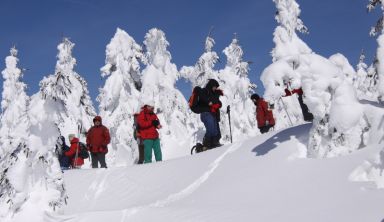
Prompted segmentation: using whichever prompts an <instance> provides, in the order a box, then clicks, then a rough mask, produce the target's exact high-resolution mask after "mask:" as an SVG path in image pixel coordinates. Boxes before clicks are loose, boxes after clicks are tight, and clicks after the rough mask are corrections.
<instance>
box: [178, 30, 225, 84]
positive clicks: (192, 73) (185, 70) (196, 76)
mask: <svg viewBox="0 0 384 222" xmlns="http://www.w3.org/2000/svg"><path fill="white" fill-rule="evenodd" d="M214 45H215V40H214V39H213V38H212V37H211V31H210V33H209V35H208V36H207V38H206V39H205V52H204V53H203V55H201V56H200V58H199V60H198V61H197V63H196V64H195V65H194V66H183V67H182V68H181V70H180V73H181V75H182V77H184V78H185V79H187V80H189V81H190V82H191V83H192V88H193V87H195V86H200V87H204V86H205V84H207V82H208V79H216V80H217V78H218V71H217V70H214V67H215V65H216V63H217V62H218V61H219V56H218V55H217V53H216V52H215V51H212V49H213V46H214Z"/></svg>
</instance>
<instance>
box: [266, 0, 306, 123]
mask: <svg viewBox="0 0 384 222" xmlns="http://www.w3.org/2000/svg"><path fill="white" fill-rule="evenodd" d="M273 2H274V3H275V5H276V8H277V12H276V16H275V19H276V21H277V23H278V26H277V27H276V29H275V32H274V33H273V42H274V43H275V48H274V49H273V50H272V53H271V54H272V61H273V62H275V63H281V64H282V65H281V66H280V69H279V70H273V71H272V70H269V69H268V68H267V69H265V70H264V72H263V74H262V77H261V80H262V82H263V84H264V87H265V88H266V91H265V93H264V97H265V99H266V100H267V101H268V102H269V103H271V104H274V110H273V114H274V116H275V119H276V125H275V129H281V128H285V127H288V126H292V125H296V124H298V123H300V122H303V114H302V112H301V110H300V105H299V102H298V98H297V95H296V94H294V95H292V96H288V97H284V95H285V89H287V90H290V91H292V90H294V89H298V88H300V87H301V80H300V75H299V74H298V73H297V71H296V69H297V68H298V59H299V57H300V56H301V55H308V54H311V53H312V50H311V49H310V48H309V47H308V46H307V44H306V43H304V42H303V41H302V40H301V39H300V38H299V37H298V36H297V34H296V31H299V32H301V33H308V29H307V28H306V26H305V25H304V23H303V21H302V20H301V19H300V13H301V10H300V7H299V5H298V4H297V2H296V1H295V0H273ZM270 71H272V72H278V74H273V73H272V74H269V73H270ZM276 92H280V93H278V94H276ZM304 93H305V92H304ZM274 94H276V96H271V95H274Z"/></svg>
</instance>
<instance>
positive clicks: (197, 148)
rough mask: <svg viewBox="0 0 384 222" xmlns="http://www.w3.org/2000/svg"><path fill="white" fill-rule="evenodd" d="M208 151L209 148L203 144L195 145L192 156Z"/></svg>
mask: <svg viewBox="0 0 384 222" xmlns="http://www.w3.org/2000/svg"><path fill="white" fill-rule="evenodd" d="M207 149H208V147H206V146H204V145H203V144H201V143H196V145H194V146H193V147H192V149H191V155H193V154H195V153H200V152H203V151H206V150H207Z"/></svg>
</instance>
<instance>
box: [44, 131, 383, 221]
mask: <svg viewBox="0 0 384 222" xmlns="http://www.w3.org/2000/svg"><path fill="white" fill-rule="evenodd" d="M310 127H311V125H310V124H306V125H300V126H296V127H293V128H289V129H286V130H282V131H278V132H272V133H269V134H264V135H262V136H258V137H255V138H252V139H249V140H246V141H242V142H238V143H234V144H232V145H228V146H224V147H221V148H217V149H215V150H211V151H207V152H204V153H200V154H197V155H194V156H192V157H184V158H180V159H174V160H169V161H164V162H160V163H153V164H148V165H138V166H132V167H126V168H113V169H111V168H110V169H87V170H72V171H66V172H65V176H64V177H65V181H66V188H67V192H68V196H69V199H68V205H67V206H66V207H65V209H64V212H65V213H64V215H62V216H56V215H48V214H47V215H46V221H67V222H75V221H81V222H86V221H92V222H98V221H111V222H112V221H154V220H156V221H295V222H300V221H311V222H315V221H319V222H320V221H321V222H323V221H348V222H353V221H356V222H361V221H381V220H382V219H383V218H384V211H383V208H382V201H383V199H384V190H378V189H376V188H375V187H374V185H373V183H360V182H351V181H349V179H348V178H349V176H350V175H351V173H352V172H353V170H354V169H355V168H356V167H357V166H358V165H360V164H361V163H362V162H363V161H364V160H365V159H367V158H370V157H372V156H374V155H377V153H378V152H379V149H380V147H379V146H370V147H367V148H365V149H362V150H358V151H356V152H355V153H353V154H351V155H348V156H343V157H337V158H329V159H305V158H298V157H300V156H305V152H306V149H305V147H304V146H303V144H306V143H307V140H308V138H307V135H308V131H309V129H310ZM303 151H304V152H303Z"/></svg>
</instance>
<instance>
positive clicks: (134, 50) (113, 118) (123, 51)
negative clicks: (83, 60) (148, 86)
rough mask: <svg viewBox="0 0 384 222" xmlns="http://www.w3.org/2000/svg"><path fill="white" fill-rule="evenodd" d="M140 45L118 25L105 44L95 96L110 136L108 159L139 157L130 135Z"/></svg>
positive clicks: (135, 109) (138, 82) (122, 161)
mask: <svg viewBox="0 0 384 222" xmlns="http://www.w3.org/2000/svg"><path fill="white" fill-rule="evenodd" d="M142 51H143V50H142V48H141V46H140V45H138V44H137V43H136V42H135V40H134V39H133V38H132V37H131V36H129V35H128V34H127V33H126V32H125V31H124V30H121V29H119V28H118V29H117V30H116V33H115V36H114V37H113V38H112V39H111V41H110V43H109V44H108V45H107V48H106V59H105V63H106V64H105V66H104V67H102V68H101V72H102V76H103V77H106V76H108V79H107V80H106V83H105V85H104V87H103V88H101V89H100V95H99V96H98V98H97V100H98V101H99V102H100V106H99V110H100V115H101V116H102V118H103V124H104V125H106V126H107V127H109V129H110V133H111V135H113V136H112V141H111V147H112V149H110V152H109V154H108V162H110V164H113V165H121V164H123V165H126V164H132V163H134V161H136V159H137V157H138V150H137V144H136V141H135V140H134V138H133V127H132V125H133V114H135V112H138V111H139V105H140V104H139V98H140V90H141V85H142V84H141V79H140V77H141V74H140V62H144V63H145V62H146V59H145V56H144V54H143V52H142Z"/></svg>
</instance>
